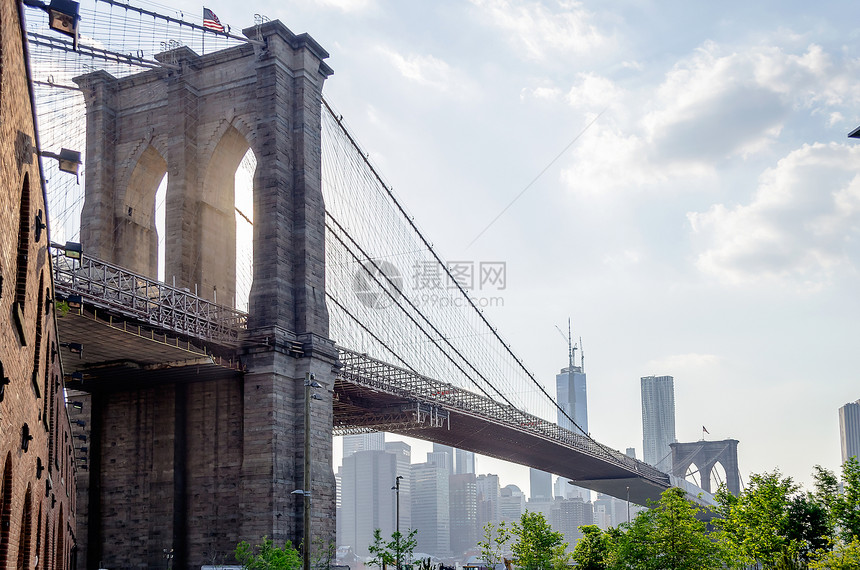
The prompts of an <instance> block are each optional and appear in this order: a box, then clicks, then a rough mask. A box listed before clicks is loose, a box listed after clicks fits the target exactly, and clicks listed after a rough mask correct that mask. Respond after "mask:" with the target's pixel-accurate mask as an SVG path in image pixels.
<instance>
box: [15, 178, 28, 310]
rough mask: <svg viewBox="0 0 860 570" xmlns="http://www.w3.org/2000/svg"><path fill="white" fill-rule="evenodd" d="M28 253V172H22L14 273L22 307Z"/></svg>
mask: <svg viewBox="0 0 860 570" xmlns="http://www.w3.org/2000/svg"><path fill="white" fill-rule="evenodd" d="M29 253H30V173H29V172H27V173H24V184H23V186H22V187H21V207H20V210H19V211H18V269H17V272H16V275H15V302H16V303H18V305H19V306H20V307H21V309H22V310H23V309H24V305H25V303H26V301H27V269H28V266H29V260H28V257H29Z"/></svg>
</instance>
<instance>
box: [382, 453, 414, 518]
mask: <svg viewBox="0 0 860 570" xmlns="http://www.w3.org/2000/svg"><path fill="white" fill-rule="evenodd" d="M385 452H386V453H390V454H392V455H394V456H395V457H396V458H397V461H396V463H397V465H396V472H397V476H400V477H403V479H401V480H400V532H401V533H403V534H406V533H407V532H408V529H410V528H412V446H410V445H409V444H408V443H406V442H404V441H386V442H385ZM395 485H396V481H392V483H391V486H392V487H393V486H395ZM395 500H396V496H395Z"/></svg>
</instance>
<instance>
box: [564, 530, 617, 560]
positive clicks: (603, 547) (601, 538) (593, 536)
mask: <svg viewBox="0 0 860 570" xmlns="http://www.w3.org/2000/svg"><path fill="white" fill-rule="evenodd" d="M579 530H580V531H581V532H582V538H580V539H579V541H578V542H577V543H576V547H575V548H574V549H573V554H572V560H573V562H574V563H575V564H576V567H577V568H578V569H581V570H605V569H606V568H609V564H610V561H611V559H612V551H613V548H614V544H613V543H612V538H611V535H610V534H609V533H605V532H603V531H602V530H600V527H598V526H597V525H593V524H590V525H586V526H581V527H579Z"/></svg>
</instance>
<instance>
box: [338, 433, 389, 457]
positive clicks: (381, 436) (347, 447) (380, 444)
mask: <svg viewBox="0 0 860 570" xmlns="http://www.w3.org/2000/svg"><path fill="white" fill-rule="evenodd" d="M384 449H385V432H382V431H374V432H370V433H359V434H355V435H345V436H343V457H344V458H347V457H349V456H350V455H352V454H353V453H355V452H356V451H382V450H384Z"/></svg>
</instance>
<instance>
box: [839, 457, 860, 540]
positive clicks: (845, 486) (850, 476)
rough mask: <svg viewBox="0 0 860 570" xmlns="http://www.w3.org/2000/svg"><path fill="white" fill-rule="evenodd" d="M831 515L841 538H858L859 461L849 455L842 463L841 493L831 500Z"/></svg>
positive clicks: (859, 535)
mask: <svg viewBox="0 0 860 570" xmlns="http://www.w3.org/2000/svg"><path fill="white" fill-rule="evenodd" d="M832 510H833V515H834V519H835V521H836V525H837V527H838V529H839V533H840V536H841V537H842V540H843V541H845V542H846V543H849V542H852V541H854V540H855V539H858V538H860V463H858V461H857V458H856V457H850V458H849V459H848V461H846V462H845V463H843V464H842V493H841V494H839V495H837V496H836V498H835V499H834V501H833V507H832Z"/></svg>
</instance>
